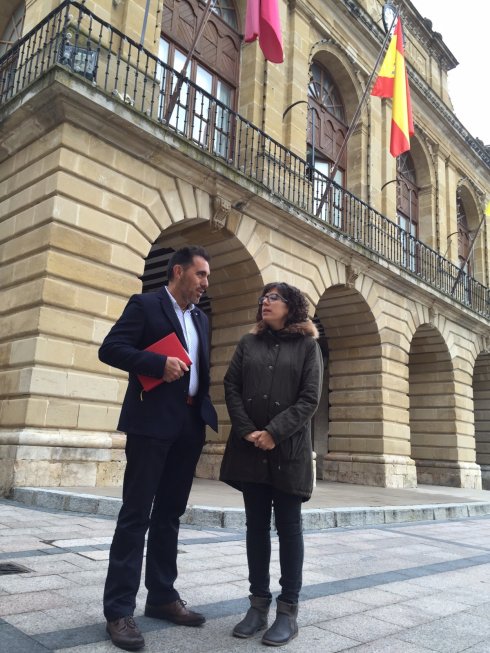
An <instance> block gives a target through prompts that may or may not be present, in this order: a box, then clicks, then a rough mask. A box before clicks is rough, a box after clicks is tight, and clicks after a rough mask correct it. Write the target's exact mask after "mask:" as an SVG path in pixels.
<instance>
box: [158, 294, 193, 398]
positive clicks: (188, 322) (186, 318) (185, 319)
mask: <svg viewBox="0 0 490 653" xmlns="http://www.w3.org/2000/svg"><path fill="white" fill-rule="evenodd" d="M165 288H166V290H167V292H168V296H169V297H170V301H171V302H172V306H173V307H174V310H175V314H176V315H177V317H178V319H179V322H180V326H181V327H182V331H183V332H184V337H185V341H186V343H187V352H188V354H189V357H190V359H191V361H192V365H191V378H190V380H189V395H190V396H191V397H194V396H195V395H196V394H197V391H198V390H199V336H198V334H197V329H196V326H195V324H194V321H193V319H192V315H191V311H192V310H194V308H195V306H194V304H189V306H187V308H186V309H185V311H183V310H182V309H181V308H180V306H179V305H178V303H177V302H176V301H175V298H174V296H173V295H172V293H171V292H170V290H169V289H168V287H167V286H165Z"/></svg>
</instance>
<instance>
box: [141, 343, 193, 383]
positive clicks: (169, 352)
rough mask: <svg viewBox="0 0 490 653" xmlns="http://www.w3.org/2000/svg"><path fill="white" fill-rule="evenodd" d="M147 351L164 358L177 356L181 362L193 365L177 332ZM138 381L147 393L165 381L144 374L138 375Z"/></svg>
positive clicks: (154, 344)
mask: <svg viewBox="0 0 490 653" xmlns="http://www.w3.org/2000/svg"><path fill="white" fill-rule="evenodd" d="M145 351H153V352H155V353H156V354H163V355H164V356H175V357H176V358H180V360H181V361H184V363H185V364H186V365H190V364H191V363H192V361H191V359H190V358H189V354H188V353H187V352H186V350H185V349H184V347H183V346H182V343H181V342H180V340H179V338H178V337H177V334H176V333H175V332H174V333H170V334H169V335H168V336H165V338H162V339H161V340H157V341H156V342H154V343H153V344H152V345H150V346H149V347H146V349H145ZM138 379H139V382H140V383H141V385H142V386H143V390H146V391H148V390H152V389H153V388H156V386H157V385H160V383H163V379H155V378H154V377H153V376H145V375H144V374H138Z"/></svg>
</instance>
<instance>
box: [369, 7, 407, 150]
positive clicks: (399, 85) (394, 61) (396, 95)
mask: <svg viewBox="0 0 490 653" xmlns="http://www.w3.org/2000/svg"><path fill="white" fill-rule="evenodd" d="M371 95H377V96H378V97H383V98H393V112H392V117H391V140H390V152H391V155H392V156H394V157H397V156H399V155H400V154H403V152H406V151H407V150H409V149H410V136H413V134H414V129H413V118H412V103H411V100H410V88H409V86H408V76H407V70H406V68H405V53H404V51H403V30H402V21H401V19H400V18H398V20H397V21H396V27H395V31H394V33H393V36H392V38H391V41H390V45H389V46H388V50H387V52H386V55H385V58H384V59H383V63H382V64H381V68H380V70H379V75H378V78H377V80H376V81H375V83H374V86H373V90H372V91H371Z"/></svg>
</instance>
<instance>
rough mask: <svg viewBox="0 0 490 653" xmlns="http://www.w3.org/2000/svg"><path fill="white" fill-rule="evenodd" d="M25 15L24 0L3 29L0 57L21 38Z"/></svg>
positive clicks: (0, 41)
mask: <svg viewBox="0 0 490 653" xmlns="http://www.w3.org/2000/svg"><path fill="white" fill-rule="evenodd" d="M25 15H26V6H25V2H24V0H22V2H20V3H19V4H18V5H17V7H16V9H15V11H14V13H13V14H12V15H11V17H10V18H9V20H8V22H7V25H6V26H5V29H4V30H3V32H2V36H1V37H0V57H3V55H4V54H5V53H6V52H7V50H10V48H11V47H12V46H13V45H14V43H16V42H17V41H18V40H19V39H20V37H21V36H22V28H23V27H24V18H25Z"/></svg>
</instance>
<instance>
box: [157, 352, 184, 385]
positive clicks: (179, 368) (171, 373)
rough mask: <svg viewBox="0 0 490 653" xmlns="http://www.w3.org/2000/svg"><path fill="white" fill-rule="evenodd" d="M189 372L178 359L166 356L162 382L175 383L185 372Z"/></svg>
mask: <svg viewBox="0 0 490 653" xmlns="http://www.w3.org/2000/svg"><path fill="white" fill-rule="evenodd" d="M188 371H189V368H188V367H187V365H186V364H185V363H184V361H181V360H180V358H176V357H175V356H167V362H166V363H165V370H164V372H163V380H164V381H166V382H167V383H171V382H172V381H177V380H178V379H180V378H182V377H183V376H184V374H185V373H186V372H188Z"/></svg>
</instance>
